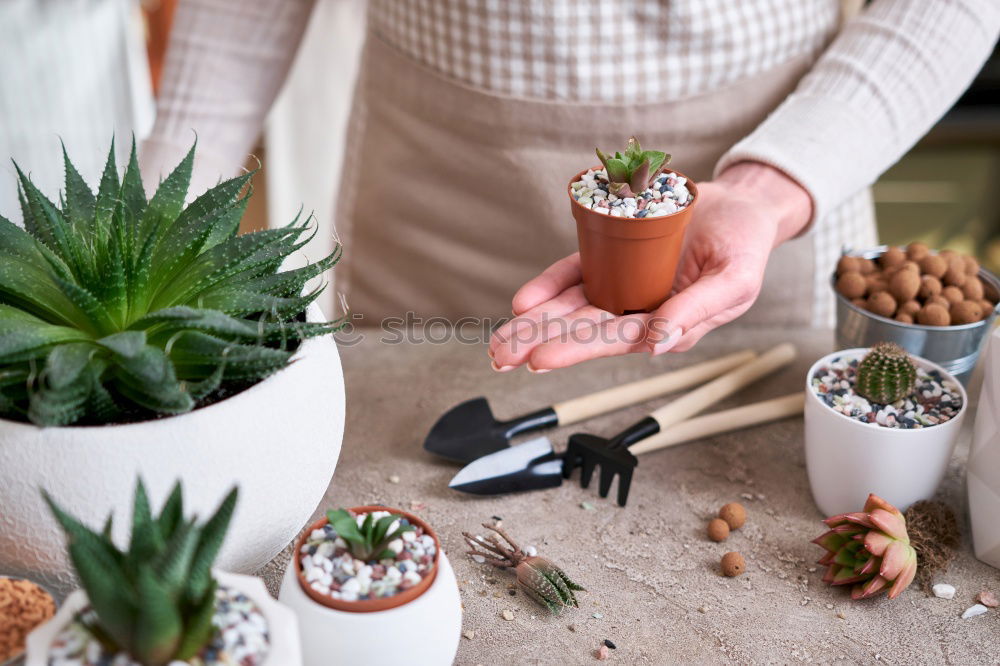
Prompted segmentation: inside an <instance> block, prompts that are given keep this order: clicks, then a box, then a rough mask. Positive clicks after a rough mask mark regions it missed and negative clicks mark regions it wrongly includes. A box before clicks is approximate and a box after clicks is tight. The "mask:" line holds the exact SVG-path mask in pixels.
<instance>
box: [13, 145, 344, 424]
mask: <svg viewBox="0 0 1000 666" xmlns="http://www.w3.org/2000/svg"><path fill="white" fill-rule="evenodd" d="M114 155H115V151H114V143H113V142H112V146H111V151H110V153H109V156H108V160H107V163H106V165H105V167H104V172H103V174H102V176H101V179H100V184H99V187H98V191H97V193H96V195H95V194H94V193H93V192H92V191H91V190H90V188H89V187H88V185H87V184H86V183H85V182H84V180H83V178H82V177H81V176H80V174H79V173H78V172H77V170H76V168H75V167H74V166H73V164H72V162H70V160H69V157H68V156H67V155H66V153H65V151H63V158H64V166H65V171H66V181H65V190H64V191H63V192H62V193H60V197H59V205H56V203H55V202H53V201H52V200H50V199H48V198H47V197H46V196H45V195H44V194H42V192H41V191H39V190H38V188H37V187H36V186H35V185H34V184H33V183H32V182H31V179H30V178H29V176H28V175H27V174H26V173H25V172H24V171H22V170H21V169H20V168H17V175H18V194H19V199H20V203H21V210H22V213H23V217H24V228H21V227H19V226H17V225H15V224H14V223H12V222H10V221H9V220H7V219H6V218H3V217H0V417H3V418H13V419H17V420H28V421H31V422H33V423H36V424H38V425H43V426H62V425H69V424H73V423H83V424H102V423H117V422H124V421H135V420H142V419H148V418H153V417H155V416H159V415H167V414H179V413H183V412H187V411H190V410H191V409H194V408H195V407H196V406H198V405H199V404H203V403H204V402H205V401H207V400H210V399H212V398H213V397H215V396H221V395H224V394H231V393H233V392H236V391H238V390H240V389H241V388H243V387H245V386H248V385H250V384H252V383H254V382H256V381H259V380H261V379H263V378H264V377H266V376H267V375H268V374H270V373H272V372H274V371H276V370H279V369H280V368H282V367H284V366H285V365H286V364H287V363H288V361H289V360H290V358H291V356H292V354H293V353H294V352H295V350H296V348H297V347H298V345H299V343H301V342H302V341H303V340H304V339H306V338H308V337H311V336H316V335H323V334H326V333H329V332H331V331H333V330H335V329H336V328H337V327H338V325H339V324H340V323H341V322H315V323H314V322H306V321H304V317H303V316H302V315H303V312H304V310H305V308H306V306H307V305H308V304H309V303H311V302H312V301H313V300H314V299H315V298H316V296H317V295H318V294H319V291H320V290H321V288H320V289H314V290H311V291H308V292H305V288H306V283H307V282H308V281H309V280H311V279H312V278H315V277H317V276H319V275H320V274H321V273H323V271H325V270H326V269H328V268H330V267H332V266H333V265H334V264H335V263H336V262H337V260H338V258H339V256H340V248H339V246H338V248H337V249H336V250H335V251H334V252H333V253H332V254H331V255H329V256H327V257H325V258H323V259H320V260H319V261H317V262H315V263H311V264H307V265H305V266H303V267H301V268H297V269H293V270H287V271H282V270H281V265H282V263H283V262H284V261H285V259H286V258H288V257H289V256H290V255H291V254H293V253H294V252H296V251H297V250H299V249H300V248H301V247H302V246H303V245H304V244H305V242H307V241H308V240H309V237H310V235H311V234H310V228H309V225H308V222H309V220H305V221H304V222H300V221H299V219H298V218H296V219H295V220H294V221H292V223H291V224H289V225H288V226H285V227H281V228H276V229H266V230H263V231H258V232H254V233H246V234H238V229H239V222H240V219H241V217H242V216H243V212H244V210H245V209H246V205H247V200H248V198H249V196H250V191H249V189H250V188H249V182H250V178H251V176H252V175H253V174H252V173H246V174H243V175H240V176H238V177H236V178H233V179H231V180H226V181H223V182H221V183H219V184H218V185H216V186H215V187H213V188H211V189H209V190H208V191H207V192H205V193H204V194H202V195H201V196H199V197H197V198H196V199H195V200H194V201H193V202H191V203H190V204H189V205H187V206H185V205H184V201H185V196H186V193H187V189H188V185H189V181H190V178H191V168H192V164H193V161H194V147H193V146H192V148H191V150H190V151H189V152H188V154H187V156H186V157H185V158H184V159H183V160H182V161H181V162H180V164H179V165H178V166H177V168H176V169H174V171H173V172H172V173H170V174H169V175H168V176H167V177H166V178H164V179H163V181H162V182H161V183H160V184H159V187H158V188H157V190H156V193H155V194H154V195H153V197H152V198H151V199H149V200H147V199H146V193H145V190H144V188H143V184H142V181H141V179H140V177H139V166H138V160H137V159H136V152H135V143H134V141H133V145H132V152H131V158H130V160H129V162H128V165H127V166H126V167H125V171H124V174H123V176H122V177H121V179H120V180H119V174H118V170H117V166H116V164H115V157H114Z"/></svg>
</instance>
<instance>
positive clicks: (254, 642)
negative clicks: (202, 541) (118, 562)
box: [49, 586, 270, 666]
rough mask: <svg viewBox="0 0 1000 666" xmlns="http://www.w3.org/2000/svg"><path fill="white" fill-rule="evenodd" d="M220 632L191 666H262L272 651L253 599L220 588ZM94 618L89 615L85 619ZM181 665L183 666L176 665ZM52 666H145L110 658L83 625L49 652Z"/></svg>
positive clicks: (216, 620) (74, 625) (215, 621)
mask: <svg viewBox="0 0 1000 666" xmlns="http://www.w3.org/2000/svg"><path fill="white" fill-rule="evenodd" d="M215 599H216V603H215V616H214V617H213V618H212V625H213V626H214V627H215V629H216V632H215V634H214V636H213V637H212V640H211V642H210V643H209V644H208V645H206V646H205V647H204V648H202V651H201V652H200V653H199V654H198V655H197V656H195V657H194V658H192V659H191V660H190V661H188V662H185V663H188V664H191V666H259V665H261V664H263V663H264V662H265V661H266V660H267V653H268V651H269V649H270V636H269V634H268V627H267V620H266V619H265V618H264V615H263V613H261V611H260V608H258V607H257V604H255V603H254V602H253V601H252V600H251V599H250V598H249V597H247V596H246V595H244V594H243V593H242V592H240V591H239V590H233V589H230V588H227V587H222V586H220V587H219V589H218V590H216V592H215ZM88 614H89V615H90V616H93V613H92V612H90V611H88V613H87V614H85V615H84V619H85V620H86V619H87V615H88ZM173 663H181V662H173ZM49 666H141V664H139V662H137V661H133V660H132V659H131V658H130V657H129V656H128V655H127V654H123V653H119V654H109V653H108V652H107V651H106V650H105V649H104V647H103V646H102V645H101V644H100V643H99V642H98V641H97V639H95V638H94V637H93V635H91V633H90V632H89V631H87V629H85V628H84V626H83V624H82V623H81V622H80V621H74V622H71V623H70V624H68V625H66V627H65V628H64V629H63V630H62V631H60V632H59V633H58V634H57V635H56V637H55V640H53V642H52V647H51V648H50V651H49Z"/></svg>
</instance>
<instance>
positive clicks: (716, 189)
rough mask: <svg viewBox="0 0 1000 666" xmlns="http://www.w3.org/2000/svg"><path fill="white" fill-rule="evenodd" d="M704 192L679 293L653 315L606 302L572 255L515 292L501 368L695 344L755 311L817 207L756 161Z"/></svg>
mask: <svg viewBox="0 0 1000 666" xmlns="http://www.w3.org/2000/svg"><path fill="white" fill-rule="evenodd" d="M698 192H699V202H698V207H697V208H696V209H695V211H694V216H693V218H692V220H691V223H690V224H689V225H688V229H687V232H686V234H685V239H684V249H683V252H682V255H681V261H680V266H679V267H678V270H677V277H676V278H675V280H674V294H673V296H671V297H670V299H669V300H667V301H666V302H665V303H663V305H661V306H660V307H659V308H657V310H656V311H654V312H652V313H648V314H630V315H625V316H622V317H616V316H614V315H612V314H610V313H608V312H605V311H603V310H600V309H598V308H597V307H595V306H593V305H591V304H590V303H588V302H587V299H586V298H585V297H584V295H583V284H582V282H581V279H582V278H581V273H580V255H579V254H578V253H577V254H572V255H570V256H568V257H566V258H564V259H561V260H559V261H557V262H556V263H554V264H552V266H550V267H549V268H547V269H546V270H545V271H544V272H543V273H542V274H541V275H539V276H538V277H536V278H534V279H533V280H531V281H530V282H528V283H527V284H525V285H524V286H523V287H521V289H519V290H518V292H517V294H515V295H514V301H513V311H514V315H515V318H514V319H512V320H511V321H509V322H507V323H506V324H504V325H503V326H502V327H500V328H499V329H498V330H497V331H496V332H495V333H494V334H493V337H492V339H491V340H490V347H489V353H490V357H491V358H492V359H493V367H494V369H495V370H499V371H507V370H512V369H514V368H516V367H518V366H520V365H524V364H527V366H528V369H529V370H531V371H533V372H547V371H548V370H551V369H553V368H562V367H566V366H569V365H573V364H574V363H579V362H581V361H586V360H588V359H592V358H599V357H602V356H616V355H618V354H627V353H631V352H643V351H644V352H651V353H652V354H654V355H657V354H662V353H664V352H668V351H677V352H679V351H686V350H688V349H690V348H691V347H692V346H694V344H695V343H696V342H698V340H700V339H701V338H702V336H704V335H705V334H706V333H708V332H709V331H711V330H712V329H713V328H715V327H717V326H720V325H722V324H725V323H727V322H729V321H732V320H733V319H735V318H736V317H739V316H740V315H741V314H743V313H744V312H746V311H747V309H749V307H750V306H751V305H753V302H754V301H755V300H756V299H757V294H758V293H760V287H761V283H762V281H763V279H764V268H765V267H766V266H767V259H768V256H769V255H770V253H771V250H772V249H774V248H775V247H777V246H778V245H779V244H780V243H782V242H784V241H786V240H788V239H789V238H792V237H793V236H795V235H796V234H797V233H799V232H800V231H801V230H802V229H803V228H804V227H805V226H806V224H807V222H808V221H809V219H810V217H811V216H812V202H811V199H810V197H809V194H808V193H807V192H806V191H805V190H804V189H803V188H802V187H801V186H800V185H799V184H798V183H796V182H795V181H794V180H792V179H791V178H789V177H788V176H786V175H785V174H784V173H782V172H781V171H778V170H777V169H774V168H772V167H770V166H767V165H764V164H759V163H755V162H743V163H740V164H736V165H734V166H732V167H730V168H729V169H727V170H726V171H725V172H723V173H722V174H720V176H719V178H718V179H716V180H714V181H711V182H707V183H702V184H699V185H698ZM806 277H807V276H803V279H805V278H806Z"/></svg>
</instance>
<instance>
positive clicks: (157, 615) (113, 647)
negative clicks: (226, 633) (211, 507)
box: [45, 480, 237, 666]
mask: <svg viewBox="0 0 1000 666" xmlns="http://www.w3.org/2000/svg"><path fill="white" fill-rule="evenodd" d="M236 496H237V491H236V489H235V488H234V489H233V490H232V491H231V492H230V493H229V494H228V495H227V496H226V498H225V499H224V500H223V501H222V504H221V505H219V508H218V509H217V510H216V512H215V514H214V515H212V517H211V518H209V519H208V520H207V521H206V522H204V523H200V524H199V523H198V521H197V519H196V518H192V519H190V520H188V519H185V518H184V501H183V498H182V494H181V486H180V483H178V484H177V485H175V486H174V489H173V491H172V492H171V493H170V496H169V497H168V498H167V501H166V502H165V503H164V505H163V508H162V510H161V511H160V514H159V515H158V516H155V517H154V516H153V514H152V511H151V510H150V506H149V498H148V496H147V495H146V488H145V487H144V485H143V483H142V481H141V480H140V481H138V482H137V484H136V489H135V499H134V502H133V508H132V536H131V540H130V543H129V547H128V550H126V551H121V550H119V549H118V548H117V547H116V546H115V544H114V542H113V541H112V539H111V528H112V518H111V516H109V517H108V520H107V522H106V523H105V524H104V529H103V530H102V531H100V532H96V531H94V530H91V529H90V528H88V527H87V526H85V525H83V524H82V523H80V522H79V521H78V520H76V519H75V518H73V517H72V516H70V515H69V514H68V513H67V512H66V511H64V510H63V509H61V508H60V507H59V506H58V505H57V504H56V503H55V502H54V501H53V500H52V498H51V497H49V495H48V494H45V500H46V501H47V502H48V504H49V507H50V508H51V509H52V513H53V514H54V515H55V517H56V520H57V521H58V522H59V524H60V525H61V526H62V528H63V530H64V531H65V532H66V536H67V540H68V550H69V557H70V560H71V561H72V563H73V568H74V570H75V571H76V575H77V577H78V578H79V579H80V584H81V585H82V586H83V589H84V591H86V593H87V598H88V600H89V602H90V607H91V609H92V610H93V614H92V616H90V617H91V618H93V619H90V618H88V615H83V616H81V617H82V621H83V622H84V626H85V627H86V628H87V630H88V631H89V632H90V633H91V634H92V635H93V636H94V637H95V638H96V639H97V640H98V641H99V642H100V643H101V644H102V645H103V646H104V648H105V650H106V651H107V652H109V653H111V654H117V653H120V652H126V653H128V654H129V655H130V656H131V657H132V658H133V659H134V660H135V661H138V662H139V663H141V664H143V666H161V665H162V664H167V663H170V662H172V661H175V660H179V661H186V660H188V659H190V658H191V657H194V656H195V655H197V654H198V652H199V651H200V650H201V649H202V648H203V647H204V646H205V645H206V644H207V643H208V642H209V641H210V640H211V638H212V634H213V633H214V631H215V629H214V628H213V625H212V617H213V616H214V614H215V591H216V587H217V583H216V581H215V579H214V578H213V577H212V563H213V562H214V561H215V557H216V555H217V554H218V552H219V548H220V547H221V546H222V542H223V540H224V538H225V535H226V529H227V528H228V527H229V520H230V518H231V517H232V515H233V509H234V508H235V506H236Z"/></svg>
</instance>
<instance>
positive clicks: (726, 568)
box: [722, 551, 747, 578]
mask: <svg viewBox="0 0 1000 666" xmlns="http://www.w3.org/2000/svg"><path fill="white" fill-rule="evenodd" d="M746 570H747V563H746V561H744V559H743V556H742V555H740V554H739V553H737V552H736V551H733V552H731V553H726V554H725V555H723V556H722V575H723V576H729V577H730V578H733V577H734V576H739V575H740V574H741V573H743V572H744V571H746Z"/></svg>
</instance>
